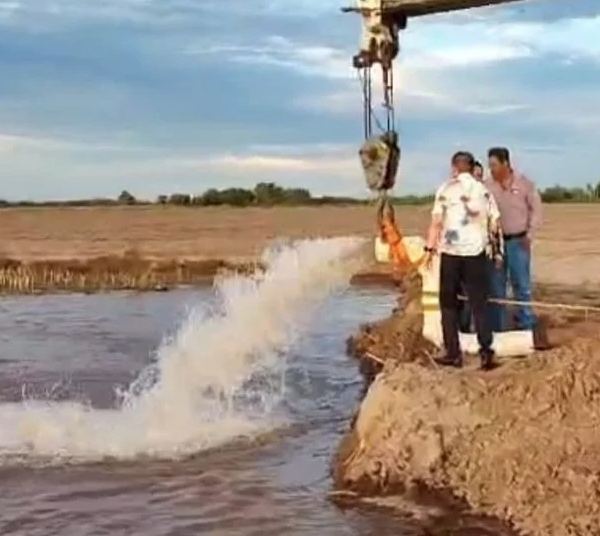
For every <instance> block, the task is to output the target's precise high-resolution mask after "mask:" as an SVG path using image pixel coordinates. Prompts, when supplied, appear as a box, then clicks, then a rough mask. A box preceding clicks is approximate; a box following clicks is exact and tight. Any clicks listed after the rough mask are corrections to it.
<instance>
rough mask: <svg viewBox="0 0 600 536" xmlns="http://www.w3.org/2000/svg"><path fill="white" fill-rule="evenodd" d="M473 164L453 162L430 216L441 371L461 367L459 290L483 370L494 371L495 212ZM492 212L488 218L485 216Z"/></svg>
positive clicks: (459, 158) (464, 156) (466, 158)
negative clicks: (491, 275) (491, 276)
mask: <svg viewBox="0 0 600 536" xmlns="http://www.w3.org/2000/svg"><path fill="white" fill-rule="evenodd" d="M474 162H475V160H474V158H473V155H471V154H470V153H467V152H458V153H456V154H455V155H454V156H453V157H452V167H453V169H454V170H455V171H456V173H455V174H454V175H455V176H453V177H452V178H451V179H449V180H448V181H446V182H445V183H444V184H442V186H441V187H440V188H439V189H438V191H437V192H436V195H435V201H434V205H433V210H432V213H431V216H432V218H431V225H430V227H429V233H428V239H427V246H426V247H425V252H426V261H425V262H426V266H427V265H429V266H431V262H432V257H433V255H435V254H437V253H438V247H439V253H440V254H441V259H440V308H441V316H442V332H443V337H444V346H445V348H446V355H445V356H444V357H443V358H442V359H440V360H438V363H439V364H440V365H445V366H454V367H461V366H462V363H463V361H462V350H461V348H460V340H459V335H458V328H459V311H460V306H459V300H458V295H459V292H460V290H461V289H462V288H464V290H465V291H466V294H467V298H468V299H469V302H470V304H471V307H472V310H473V316H474V320H475V330H476V332H477V340H478V342H479V347H480V350H479V353H480V357H481V367H482V368H483V369H484V370H490V369H492V368H494V367H495V362H494V352H493V350H492V342H493V334H492V330H491V328H490V326H489V324H488V318H487V315H486V302H487V295H488V272H487V264H488V261H487V255H486V247H487V245H488V218H489V216H491V217H492V219H493V221H494V222H496V223H497V221H498V217H499V215H498V210H497V208H496V205H495V203H494V202H493V199H492V197H491V196H490V194H489V192H488V190H487V188H486V187H485V186H484V185H483V184H482V183H480V182H478V181H477V180H475V178H474V177H473V176H472V175H471V172H472V170H473V164H474ZM490 210H491V211H493V213H492V214H489V211H490Z"/></svg>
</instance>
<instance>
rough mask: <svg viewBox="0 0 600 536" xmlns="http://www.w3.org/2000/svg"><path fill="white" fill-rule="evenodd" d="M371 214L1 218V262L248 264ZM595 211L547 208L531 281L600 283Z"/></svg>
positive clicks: (335, 210) (417, 220) (365, 223)
mask: <svg viewBox="0 0 600 536" xmlns="http://www.w3.org/2000/svg"><path fill="white" fill-rule="evenodd" d="M396 212H397V220H398V221H399V222H400V223H401V225H402V227H403V230H404V232H405V233H406V234H414V233H421V234H422V233H424V232H425V229H426V226H427V219H428V208H427V207H398V208H397V209H396ZM374 224H375V222H374V209H373V208H372V207H318V208H317V207H315V208H308V207H299V208H272V209H260V208H257V209H230V208H202V209H200V208H177V207H99V208H79V209H78V208H62V209H57V208H48V209H43V208H33V209H31V208H30V209H7V210H0V229H2V235H3V240H2V244H1V245H0V256H3V257H12V258H15V259H19V260H26V261H29V260H47V259H60V258H62V259H67V258H68V259H71V258H78V259H88V258H92V257H97V256H101V255H109V254H116V255H120V254H122V253H124V252H125V251H127V250H131V249H136V250H138V252H139V253H140V254H141V255H142V256H144V257H150V258H157V259H163V260H164V259H189V260H192V259H226V260H230V261H237V260H252V259H254V258H256V257H257V256H258V255H259V254H260V252H261V251H262V249H263V248H264V247H265V245H267V244H268V243H269V242H270V241H272V240H274V239H276V238H278V237H279V238H281V237H288V238H292V239H293V238H303V237H318V236H335V235H348V234H352V235H363V236H372V235H373V232H374ZM597 229H600V210H598V207H597V206H595V205H587V206H586V205H579V206H576V205H572V206H568V205H560V206H559V205H550V206H547V207H546V208H545V222H544V225H543V228H542V229H541V230H540V232H539V236H538V239H537V242H536V243H535V246H534V252H535V262H534V272H535V277H536V278H537V279H538V280H541V281H550V282H559V283H563V284H582V283H585V282H591V283H600V270H598V269H597V268H596V267H597V266H598V265H600V233H598V231H597Z"/></svg>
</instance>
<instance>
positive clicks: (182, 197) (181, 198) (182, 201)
mask: <svg viewBox="0 0 600 536" xmlns="http://www.w3.org/2000/svg"><path fill="white" fill-rule="evenodd" d="M191 202H192V196H191V195H190V194H171V195H170V196H169V204H170V205H190V204H191Z"/></svg>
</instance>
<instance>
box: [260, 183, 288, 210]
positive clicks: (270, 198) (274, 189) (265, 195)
mask: <svg viewBox="0 0 600 536" xmlns="http://www.w3.org/2000/svg"><path fill="white" fill-rule="evenodd" d="M254 196H255V198H256V203H257V204H259V205H279V204H280V203H282V202H283V201H284V200H285V191H284V189H283V188H282V187H281V186H277V184H275V183H274V182H260V183H258V184H257V185H256V186H255V187H254Z"/></svg>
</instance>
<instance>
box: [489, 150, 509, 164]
mask: <svg viewBox="0 0 600 536" xmlns="http://www.w3.org/2000/svg"><path fill="white" fill-rule="evenodd" d="M488 158H495V159H496V160H498V162H500V163H501V164H510V151H509V150H508V149H507V148H506V147H492V148H491V149H489V150H488Z"/></svg>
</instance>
